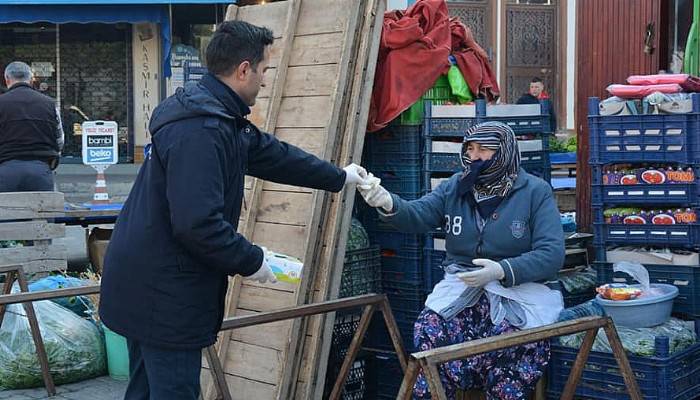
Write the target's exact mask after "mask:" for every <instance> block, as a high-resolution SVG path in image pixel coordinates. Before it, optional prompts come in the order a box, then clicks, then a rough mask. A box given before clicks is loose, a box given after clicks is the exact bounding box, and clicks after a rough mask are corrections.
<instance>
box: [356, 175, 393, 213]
mask: <svg viewBox="0 0 700 400" xmlns="http://www.w3.org/2000/svg"><path fill="white" fill-rule="evenodd" d="M367 182H368V183H367V184H364V185H357V190H358V191H359V192H360V194H361V195H362V198H363V199H365V202H366V203H367V204H369V205H370V206H371V207H375V208H382V209H383V210H384V211H386V212H391V209H392V208H394V201H393V200H392V199H391V194H390V193H389V191H388V190H386V189H384V188H383V187H382V185H380V183H381V180H380V179H379V178H377V177H376V176H374V175H372V174H371V173H370V174H369V175H368V176H367Z"/></svg>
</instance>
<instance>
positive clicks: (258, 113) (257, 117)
mask: <svg viewBox="0 0 700 400" xmlns="http://www.w3.org/2000/svg"><path fill="white" fill-rule="evenodd" d="M269 106H270V99H269V98H267V99H266V98H260V99H256V100H255V105H254V106H253V107H251V109H250V116H248V119H249V120H250V122H252V123H253V124H254V125H255V126H257V127H259V128H261V130H262V131H264V132H267V131H268V129H267V128H264V126H265V118H266V115H267V113H268V108H269Z"/></svg>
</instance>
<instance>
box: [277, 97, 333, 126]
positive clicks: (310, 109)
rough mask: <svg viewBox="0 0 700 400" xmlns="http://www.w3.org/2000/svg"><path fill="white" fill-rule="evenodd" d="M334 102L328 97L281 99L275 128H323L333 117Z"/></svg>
mask: <svg viewBox="0 0 700 400" xmlns="http://www.w3.org/2000/svg"><path fill="white" fill-rule="evenodd" d="M334 103H335V102H334V101H333V99H332V98H331V97H330V96H306V97H285V98H283V99H282V106H281V109H280V115H279V120H278V121H277V127H280V128H325V127H328V126H329V124H330V120H331V118H332V116H333V114H332V113H331V109H332V107H333V104H334Z"/></svg>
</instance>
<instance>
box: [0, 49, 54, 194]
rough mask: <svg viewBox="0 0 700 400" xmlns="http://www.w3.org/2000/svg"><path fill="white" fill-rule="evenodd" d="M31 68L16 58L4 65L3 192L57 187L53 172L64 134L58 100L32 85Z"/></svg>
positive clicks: (0, 123) (0, 103) (0, 112)
mask: <svg viewBox="0 0 700 400" xmlns="http://www.w3.org/2000/svg"><path fill="white" fill-rule="evenodd" d="M32 78H33V74H32V70H31V68H30V67H29V65H27V64H26V63H23V62H20V61H15V62H12V63H10V64H8V65H7V67H6V68H5V82H6V83H7V92H6V93H4V94H2V96H0V192H31V191H52V190H54V181H53V172H52V170H54V169H56V167H57V166H58V160H59V156H60V153H61V149H62V148H63V142H64V135H63V127H62V125H61V118H60V114H59V112H58V109H57V108H56V101H55V100H54V99H52V98H51V97H49V96H46V95H44V94H41V93H39V92H38V91H37V90H34V89H33V88H32V85H31V83H32Z"/></svg>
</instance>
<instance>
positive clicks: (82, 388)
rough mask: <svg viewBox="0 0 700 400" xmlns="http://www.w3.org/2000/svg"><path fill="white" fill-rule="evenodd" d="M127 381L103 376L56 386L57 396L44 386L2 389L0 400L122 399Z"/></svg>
mask: <svg viewBox="0 0 700 400" xmlns="http://www.w3.org/2000/svg"><path fill="white" fill-rule="evenodd" d="M126 385H127V381H117V380H114V379H112V378H110V377H109V376H101V377H99V378H95V379H88V380H86V381H82V382H76V383H71V384H68V385H61V386H57V387H56V396H54V397H48V395H47V394H46V389H44V388H43V387H41V388H35V389H24V390H2V391H0V400H37V399H46V400H121V399H123V398H124V392H125V391H126Z"/></svg>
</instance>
